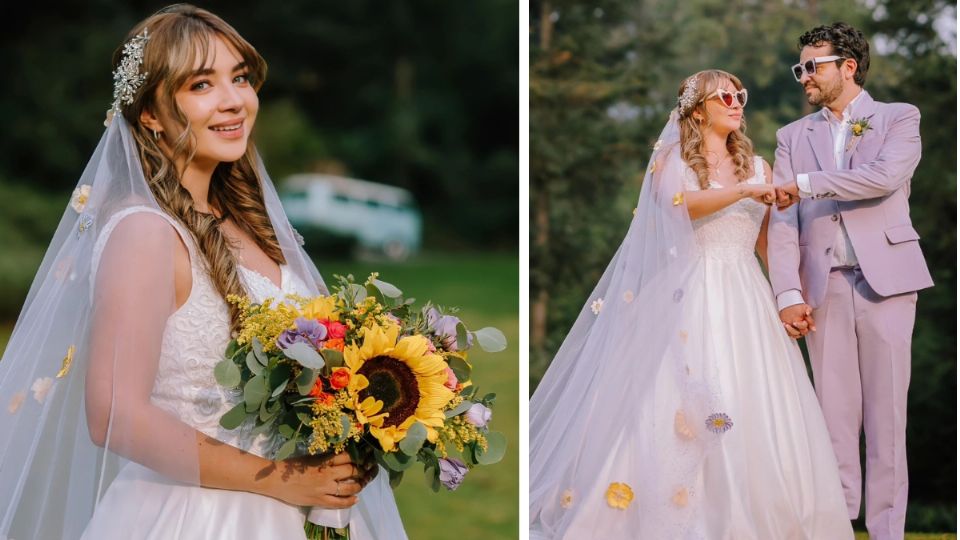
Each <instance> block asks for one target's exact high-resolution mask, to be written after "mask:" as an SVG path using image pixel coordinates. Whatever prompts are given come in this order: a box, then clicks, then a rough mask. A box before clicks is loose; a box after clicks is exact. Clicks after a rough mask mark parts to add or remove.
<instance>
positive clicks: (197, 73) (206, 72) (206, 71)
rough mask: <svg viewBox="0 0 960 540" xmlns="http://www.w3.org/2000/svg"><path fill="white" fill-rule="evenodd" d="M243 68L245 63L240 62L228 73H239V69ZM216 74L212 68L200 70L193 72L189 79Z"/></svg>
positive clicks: (245, 65)
mask: <svg viewBox="0 0 960 540" xmlns="http://www.w3.org/2000/svg"><path fill="white" fill-rule="evenodd" d="M245 67H247V63H246V62H240V63H239V64H237V65H235V66H233V69H231V70H230V73H235V72H237V71H240V70H241V69H244V68H245ZM216 72H217V70H215V69H213V68H212V67H207V68H200V69H198V70H195V71H194V72H193V73H191V74H190V78H193V77H200V76H202V75H213V74H214V73H216Z"/></svg>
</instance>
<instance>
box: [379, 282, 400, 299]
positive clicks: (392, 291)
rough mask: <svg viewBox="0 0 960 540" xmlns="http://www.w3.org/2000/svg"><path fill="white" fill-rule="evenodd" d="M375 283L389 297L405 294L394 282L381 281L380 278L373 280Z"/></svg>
mask: <svg viewBox="0 0 960 540" xmlns="http://www.w3.org/2000/svg"><path fill="white" fill-rule="evenodd" d="M373 284H374V285H375V286H376V287H377V290H379V291H380V292H381V293H383V295H384V296H386V297H387V298H399V297H400V296H401V295H403V292H401V291H400V289H398V288H396V287H395V286H394V285H393V284H391V283H387V282H386V281H380V280H379V279H375V280H373Z"/></svg>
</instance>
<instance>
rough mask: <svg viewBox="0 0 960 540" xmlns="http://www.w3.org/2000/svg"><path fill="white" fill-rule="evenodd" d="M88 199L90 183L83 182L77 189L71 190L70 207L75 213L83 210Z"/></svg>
mask: <svg viewBox="0 0 960 540" xmlns="http://www.w3.org/2000/svg"><path fill="white" fill-rule="evenodd" d="M89 199H90V185H89V184H83V185H82V186H80V187H78V188H77V189H75V190H73V195H71V196H70V208H73V209H74V211H76V213H78V214H79V213H80V212H83V209H84V208H86V206H87V200H89Z"/></svg>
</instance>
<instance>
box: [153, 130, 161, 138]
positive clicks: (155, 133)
mask: <svg viewBox="0 0 960 540" xmlns="http://www.w3.org/2000/svg"><path fill="white" fill-rule="evenodd" d="M153 140H155V141H159V140H160V134H159V133H158V132H157V130H155V129H154V130H153Z"/></svg>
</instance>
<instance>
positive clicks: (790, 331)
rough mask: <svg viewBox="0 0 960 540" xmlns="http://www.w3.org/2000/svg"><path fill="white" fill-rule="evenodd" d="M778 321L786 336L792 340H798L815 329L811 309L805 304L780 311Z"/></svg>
mask: <svg viewBox="0 0 960 540" xmlns="http://www.w3.org/2000/svg"><path fill="white" fill-rule="evenodd" d="M780 321H781V322H782V323H783V327H784V329H785V330H786V331H787V335H789V336H790V337H792V338H793V339H800V338H801V337H803V336H805V335H807V333H808V332H810V331H811V330H813V331H814V332H816V331H817V327H816V325H815V324H814V321H813V308H811V307H810V306H808V305H807V304H794V305H792V306H789V307H785V308H783V309H782V310H780Z"/></svg>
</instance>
